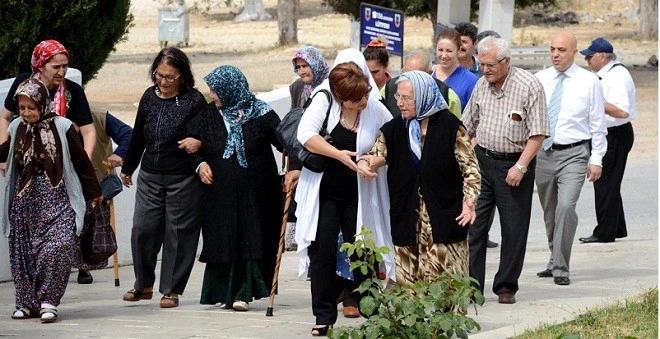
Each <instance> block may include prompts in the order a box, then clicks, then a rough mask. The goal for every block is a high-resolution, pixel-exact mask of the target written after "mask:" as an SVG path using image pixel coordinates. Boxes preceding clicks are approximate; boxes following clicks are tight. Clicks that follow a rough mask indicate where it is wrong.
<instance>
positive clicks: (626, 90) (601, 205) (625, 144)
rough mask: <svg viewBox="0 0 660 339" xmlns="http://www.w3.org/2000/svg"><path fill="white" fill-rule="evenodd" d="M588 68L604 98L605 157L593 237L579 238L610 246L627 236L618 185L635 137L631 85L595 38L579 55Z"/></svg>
mask: <svg viewBox="0 0 660 339" xmlns="http://www.w3.org/2000/svg"><path fill="white" fill-rule="evenodd" d="M580 53H581V54H582V55H584V59H585V60H586V61H587V64H589V68H590V69H591V70H592V71H593V72H595V73H596V75H597V76H598V77H599V78H600V79H601V81H600V83H601V84H602V85H603V95H604V97H605V114H606V115H605V123H606V125H607V153H605V157H603V175H602V176H601V178H600V180H598V181H596V182H595V183H594V192H595V196H596V220H597V221H598V225H597V226H596V228H594V231H593V234H592V235H590V236H588V237H584V238H580V241H582V242H583V243H594V242H613V241H614V239H615V238H623V237H626V236H627V235H628V231H627V229H626V218H625V216H624V213H623V201H622V200H621V181H622V180H623V173H624V171H625V169H626V161H627V160H628V153H629V152H630V149H631V148H632V145H633V141H634V140H635V135H634V133H633V128H632V124H631V123H630V121H632V120H633V119H635V116H636V115H637V110H636V107H635V83H634V82H633V79H632V77H631V76H630V72H628V70H627V69H626V67H625V66H623V64H621V63H620V62H618V61H616V54H614V47H612V44H610V43H609V41H607V40H605V39H603V38H598V39H595V40H594V41H592V42H591V46H589V48H587V49H585V50H582V51H580Z"/></svg>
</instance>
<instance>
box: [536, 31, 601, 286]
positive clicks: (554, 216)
mask: <svg viewBox="0 0 660 339" xmlns="http://www.w3.org/2000/svg"><path fill="white" fill-rule="evenodd" d="M577 53H578V50H577V39H576V38H575V35H573V34H572V33H570V32H563V33H559V34H557V35H556V36H555V37H554V38H553V39H552V42H551V44H550V56H551V57H552V64H553V66H554V67H549V68H547V69H544V70H542V71H540V72H538V73H537V74H536V77H537V78H538V79H539V80H540V81H541V84H543V88H544V91H545V96H546V98H547V103H548V121H549V122H550V137H548V138H547V139H545V140H544V142H543V146H542V148H541V151H539V154H538V156H537V163H536V186H537V188H538V194H539V201H540V202H541V207H542V208H543V220H544V221H545V230H546V235H547V237H548V246H549V247H550V252H551V255H550V260H549V261H548V264H547V267H546V269H545V270H543V271H541V272H539V273H537V275H538V276H539V277H543V278H544V277H548V278H549V277H554V282H555V284H557V285H569V284H570V283H571V280H570V278H569V273H570V259H571V249H572V246H573V239H574V237H575V230H576V228H577V225H578V218H577V213H576V211H575V207H576V205H577V201H578V199H579V198H580V191H581V190H582V186H583V184H584V179H585V177H587V178H588V179H589V181H591V182H594V181H596V180H598V179H599V178H600V175H601V172H602V160H603V156H604V155H605V151H606V150H607V140H606V137H605V136H606V134H607V130H606V129H605V111H604V108H603V103H604V99H603V87H602V85H601V83H600V80H598V77H597V76H596V75H595V74H593V73H592V72H589V71H587V70H585V69H583V68H582V67H579V66H578V65H576V64H575V56H576V55H577Z"/></svg>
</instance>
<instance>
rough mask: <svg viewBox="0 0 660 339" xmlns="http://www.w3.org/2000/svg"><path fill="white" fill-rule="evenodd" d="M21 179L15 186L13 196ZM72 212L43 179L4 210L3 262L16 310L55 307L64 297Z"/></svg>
mask: <svg viewBox="0 0 660 339" xmlns="http://www.w3.org/2000/svg"><path fill="white" fill-rule="evenodd" d="M20 182H21V178H20V177H19V178H18V180H16V190H18V187H19V184H20ZM75 224H76V221H75V212H74V211H73V208H72V207H71V204H70V202H69V196H68V195H67V191H66V187H64V182H61V183H60V185H59V186H58V187H55V188H53V187H51V185H50V182H49V181H48V178H47V177H46V176H45V175H44V174H43V173H36V174H34V175H33V176H32V180H31V182H30V183H29V184H28V185H27V187H26V188H25V189H24V190H23V192H21V194H20V195H15V196H14V197H13V198H12V204H11V208H10V210H9V227H10V231H9V260H10V263H11V274H12V277H13V280H14V288H15V289H16V308H17V309H18V308H28V309H32V310H38V309H39V308H40V306H41V304H42V303H48V304H51V305H53V306H58V305H59V304H60V300H61V299H62V296H63V295H64V292H65V291H66V286H67V283H68V281H69V274H70V271H71V264H72V259H73V255H74V252H75V248H76V246H78V244H77V242H76V239H77V238H76V235H75V227H76V226H75Z"/></svg>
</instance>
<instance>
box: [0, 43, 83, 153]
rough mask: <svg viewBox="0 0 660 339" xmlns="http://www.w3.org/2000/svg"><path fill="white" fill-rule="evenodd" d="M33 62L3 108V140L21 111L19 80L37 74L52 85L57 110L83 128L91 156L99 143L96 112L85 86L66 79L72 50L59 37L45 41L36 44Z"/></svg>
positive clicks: (0, 125) (0, 138) (0, 135)
mask: <svg viewBox="0 0 660 339" xmlns="http://www.w3.org/2000/svg"><path fill="white" fill-rule="evenodd" d="M31 66H32V73H23V74H20V75H18V76H17V77H16V79H14V82H13V83H12V85H11V87H10V88H9V92H8V93H7V98H6V99H5V107H4V108H3V109H2V111H1V112H0V142H3V141H5V140H6V139H7V126H9V122H10V121H11V120H12V119H13V118H14V117H17V116H18V113H19V112H18V106H16V102H15V101H14V93H15V92H16V88H17V87H18V84H20V83H21V82H23V80H25V79H28V78H37V79H39V80H41V82H43V83H44V84H45V85H46V88H48V91H49V95H50V100H51V102H52V104H53V110H54V112H55V114H57V115H60V116H63V117H66V118H67V119H69V120H71V121H72V122H73V123H74V126H75V127H76V130H79V131H80V134H81V135H82V138H83V146H84V147H85V152H87V156H88V157H89V158H90V159H91V158H92V153H93V151H94V144H95V143H96V133H95V130H94V125H92V113H91V112H90V109H89V103H88V102H87V97H86V96H85V92H84V91H83V89H82V87H80V85H78V84H77V83H75V82H73V81H71V80H69V79H65V76H66V72H67V70H68V68H69V52H68V51H67V50H66V48H64V46H62V44H61V43H59V42H58V41H56V40H45V41H42V42H40V43H39V44H37V46H35V47H34V51H33V52H32V65H31Z"/></svg>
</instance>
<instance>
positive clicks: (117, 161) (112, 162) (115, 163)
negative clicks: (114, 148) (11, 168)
mask: <svg viewBox="0 0 660 339" xmlns="http://www.w3.org/2000/svg"><path fill="white" fill-rule="evenodd" d="M103 164H104V165H105V166H107V167H108V168H110V169H113V168H115V167H119V166H122V165H123V164H124V160H123V159H122V158H121V157H120V156H118V155H117V154H113V155H111V156H109V157H108V159H105V161H104V162H103Z"/></svg>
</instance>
